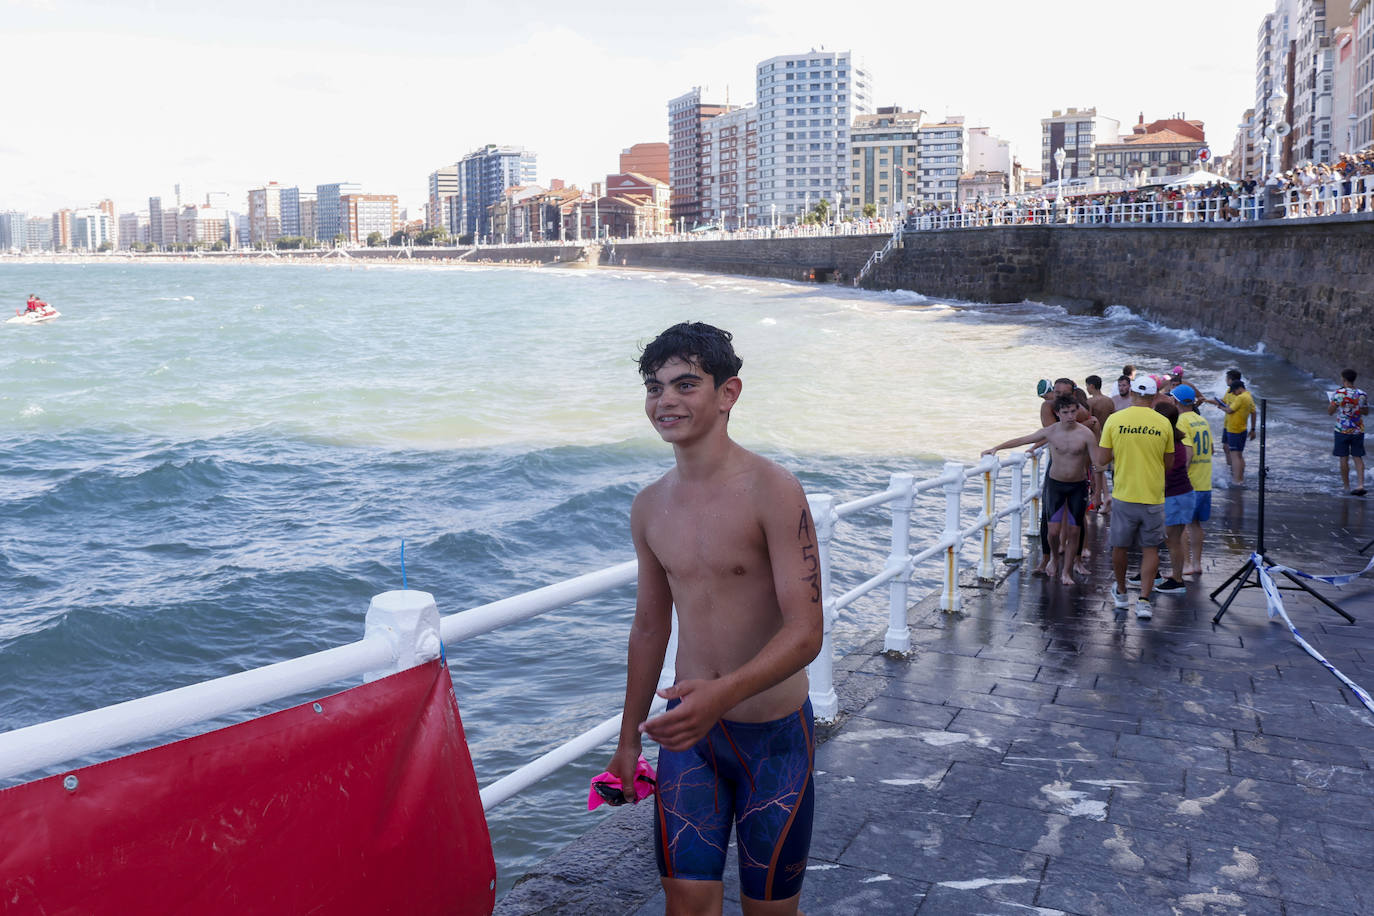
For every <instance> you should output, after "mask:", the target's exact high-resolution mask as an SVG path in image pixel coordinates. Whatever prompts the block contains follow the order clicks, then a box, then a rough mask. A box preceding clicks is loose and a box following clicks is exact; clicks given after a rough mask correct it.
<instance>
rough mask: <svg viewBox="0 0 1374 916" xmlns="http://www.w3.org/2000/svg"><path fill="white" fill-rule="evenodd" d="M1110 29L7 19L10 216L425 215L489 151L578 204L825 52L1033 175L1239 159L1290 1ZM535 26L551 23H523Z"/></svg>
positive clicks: (1104, 13) (526, 3)
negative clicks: (1151, 128) (1051, 158)
mask: <svg viewBox="0 0 1374 916" xmlns="http://www.w3.org/2000/svg"><path fill="white" fill-rule="evenodd" d="M1338 2H1339V0H1338ZM1103 7H1104V5H1102V4H1097V3H1090V2H1082V0H1067V2H1064V3H1061V4H1058V5H1056V6H1053V7H1047V8H1046V10H1045V11H1044V12H1045V15H1044V16H1036V17H1025V16H1021V17H1019V18H1018V17H1016V16H1014V15H1012V13H1013V12H1024V9H1025V7H1024V4H1020V3H1013V2H1010V0H991V2H989V3H985V4H982V5H980V6H979V7H978V11H979V15H978V16H977V17H976V19H975V18H972V17H968V16H967V15H966V14H964V13H963V11H962V10H960V9H949V8H947V7H946V6H944V5H940V6H939V7H937V8H932V9H929V10H920V11H919V12H913V11H912V9H911V7H905V8H898V7H895V6H892V5H890V4H886V3H875V2H859V3H857V4H853V3H851V4H847V5H846V6H845V7H844V13H845V15H844V17H842V18H841V19H840V20H838V21H837V20H836V17H835V16H834V7H833V5H831V4H825V5H822V4H821V3H818V2H813V0H804V2H783V0H749V2H745V3H742V4H736V3H732V4H729V5H728V6H727V5H726V4H725V3H722V2H719V0H707V2H706V3H705V5H702V4H700V3H698V4H694V5H692V6H691V7H690V8H684V9H682V10H676V11H669V12H667V13H666V14H665V15H664V16H656V17H655V20H654V23H653V26H652V27H650V26H649V25H648V24H647V22H646V21H645V20H644V19H643V17H636V16H631V15H629V14H628V13H627V12H626V11H625V10H624V8H623V7H620V6H617V5H614V4H611V3H607V2H604V0H592V2H581V3H578V4H576V5H572V6H555V5H553V4H550V3H545V2H536V0H515V2H513V3H509V4H505V5H503V6H502V8H501V10H500V11H499V15H498V14H497V13H493V12H491V11H488V10H486V9H467V8H465V7H463V6H459V7H451V6H440V5H438V4H433V3H421V2H402V3H400V4H398V5H393V6H389V7H388V8H387V10H386V15H385V16H384V17H383V18H381V19H378V18H377V10H376V9H375V8H374V7H370V6H367V5H364V4H363V3H361V2H359V0H341V2H335V3H331V4H329V5H327V6H326V5H324V4H320V3H296V4H292V3H289V2H288V3H285V4H283V3H276V4H271V5H269V4H267V3H265V2H262V0H246V2H243V3H240V4H238V5H237V6H236V7H235V8H233V9H231V10H225V11H202V10H193V9H183V8H178V7H171V6H167V7H165V8H159V7H158V5H149V4H134V3H130V2H114V3H105V4H95V3H91V2H88V0H0V10H3V14H4V16H5V19H6V21H7V27H6V29H5V31H4V33H3V34H0V48H3V49H4V50H5V52H6V54H5V59H7V60H10V61H12V62H14V64H17V65H18V66H17V68H16V72H22V73H25V74H33V75H35V78H34V79H32V80H30V81H28V82H27V83H26V84H25V88H24V91H22V92H18V93H12V95H11V98H10V100H9V101H10V103H11V104H10V105H9V106H7V107H9V108H10V109H11V111H9V112H8V114H9V117H8V118H7V121H9V122H10V127H11V129H9V130H6V132H5V137H4V139H0V175H3V176H4V178H3V179H0V208H4V209H18V210H26V211H30V212H33V213H35V214H43V213H48V212H51V211H53V210H56V209H58V208H61V207H75V206H86V205H89V204H90V203H93V202H95V201H98V200H101V199H105V198H110V199H113V200H114V201H115V204H116V206H117V208H118V210H119V211H120V212H125V211H128V210H137V209H142V208H143V207H145V206H146V201H147V198H148V197H149V196H157V195H163V196H169V195H170V194H171V191H172V185H173V184H176V183H180V184H181V185H182V188H183V192H184V196H185V197H186V198H187V199H202V198H203V197H204V195H205V194H206V193H207V192H227V193H228V194H229V195H230V198H231V200H232V201H234V202H235V203H234V206H242V204H241V203H240V202H239V201H240V198H246V193H247V190H248V189H250V188H254V187H261V186H262V185H264V184H265V183H267V182H268V181H277V182H279V183H280V184H282V185H284V186H291V185H300V186H302V187H310V188H313V187H314V186H315V185H317V184H323V183H329V182H338V181H355V182H358V183H360V184H361V185H362V186H363V187H364V188H366V189H367V190H368V191H369V192H373V193H394V194H397V195H398V196H399V198H400V203H401V206H402V207H405V208H408V209H409V210H410V211H411V216H412V218H414V217H415V216H416V215H418V213H419V212H420V207H421V206H422V204H423V202H424V200H425V199H426V197H427V188H426V180H427V176H428V175H429V174H430V173H431V172H433V171H434V170H435V169H436V168H439V167H442V166H445V165H449V164H452V163H454V162H456V161H457V160H458V159H459V158H461V157H462V156H464V155H466V154H468V153H469V152H471V151H472V150H474V149H477V148H478V147H481V146H484V145H486V144H487V143H500V144H513V145H518V146H523V147H525V148H527V149H529V150H531V151H533V152H535V153H537V154H538V159H539V176H538V177H539V181H540V182H541V183H545V184H546V183H547V182H548V181H549V180H550V179H552V178H563V179H565V180H566V181H568V182H569V183H575V184H577V185H579V186H581V187H584V188H585V187H587V186H588V185H589V184H590V183H591V182H592V181H599V180H601V179H602V178H604V176H605V175H606V174H607V173H609V172H614V171H615V169H616V161H617V157H618V155H619V153H620V151H621V150H622V149H624V148H626V147H629V146H631V145H633V144H635V143H640V142H651V141H662V140H664V139H666V134H667V102H668V100H669V99H671V98H673V97H675V96H678V95H680V94H681V93H683V92H685V91H687V90H689V89H691V88H692V87H693V86H698V85H699V86H703V87H706V88H705V91H704V96H705V97H706V98H707V100H709V101H723V100H724V99H725V98H726V95H727V92H728V96H729V100H730V102H731V103H733V104H745V103H748V102H752V101H755V99H754V74H755V67H756V65H757V64H758V63H759V62H760V61H762V60H765V59H767V58H770V57H773V56H776V55H779V54H794V53H802V52H805V51H807V50H808V49H809V48H812V47H816V48H819V47H821V46H822V45H824V47H825V48H827V49H829V50H852V51H853V52H854V55H855V58H856V60H857V61H858V62H859V63H860V64H862V65H866V67H867V69H868V70H869V71H870V72H871V73H872V75H873V85H874V89H875V92H874V101H875V103H876V104H878V105H889V104H895V105H901V106H903V107H908V108H922V109H925V110H926V111H928V112H929V113H930V114H931V115H932V116H943V115H945V114H961V115H964V116H965V117H966V118H967V123H968V124H969V126H971V127H972V126H987V127H990V128H991V129H992V132H993V133H994V134H996V135H998V136H1002V137H1005V138H1007V139H1009V140H1011V141H1012V143H1013V145H1014V147H1015V149H1016V152H1017V154H1018V156H1019V157H1020V159H1021V161H1022V162H1023V163H1024V164H1025V165H1027V166H1028V167H1031V168H1036V167H1038V165H1039V158H1040V157H1039V143H1040V119H1041V118H1043V117H1046V116H1048V115H1049V114H1050V113H1051V111H1052V110H1054V109H1064V108H1067V107H1069V106H1074V107H1090V106H1096V107H1097V109H1098V111H1099V112H1102V113H1104V114H1106V115H1109V116H1111V117H1114V118H1117V119H1119V120H1120V121H1121V122H1122V127H1123V129H1125V128H1127V127H1128V125H1130V124H1132V123H1134V122H1135V119H1136V118H1137V117H1138V116H1139V115H1140V114H1141V113H1143V114H1144V116H1145V118H1146V120H1147V121H1148V120H1154V119H1156V118H1163V117H1168V116H1171V115H1173V114H1176V113H1180V112H1183V113H1186V115H1187V116H1188V117H1190V118H1196V119H1200V120H1203V121H1205V122H1206V127H1207V136H1208V142H1209V145H1210V146H1211V147H1212V149H1213V150H1214V152H1215V153H1216V154H1218V155H1221V154H1224V153H1226V152H1228V151H1229V150H1230V146H1231V142H1232V139H1233V137H1234V134H1235V130H1236V125H1237V124H1238V123H1239V121H1240V119H1241V116H1242V114H1243V112H1244V110H1245V109H1246V108H1247V107H1249V106H1250V105H1252V104H1253V100H1254V63H1255V41H1256V39H1255V36H1256V33H1257V30H1258V27H1259V24H1260V21H1261V19H1262V18H1263V16H1264V15H1265V13H1266V12H1269V11H1270V10H1272V3H1271V2H1263V0H1232V2H1229V3H1218V4H1215V5H1214V6H1213V7H1211V8H1210V9H1207V10H1200V11H1199V10H1194V9H1192V8H1191V7H1190V5H1189V4H1188V3H1186V2H1183V0H1161V2H1158V3H1156V4H1154V5H1153V6H1152V8H1151V15H1150V16H1148V17H1142V16H1140V15H1139V14H1138V13H1136V14H1134V15H1126V14H1124V13H1120V12H1118V11H1116V10H1114V9H1104V8H1103ZM894 18H896V19H898V20H899V22H898V27H896V28H893V27H891V26H890V23H892V21H893V20H894ZM522 21H523V22H528V23H534V24H533V25H530V26H529V27H527V28H523V29H522V28H518V27H513V26H512V25H511V23H512V22H522ZM1075 22H1076V23H1078V26H1077V27H1073V26H1071V23H1075ZM72 23H79V25H75V26H74V25H72ZM822 24H824V25H823V26H822ZM651 28H652V30H651ZM961 39H962V40H961ZM471 49H481V50H480V53H473V52H472V50H471ZM93 60H104V62H105V63H104V65H103V66H102V67H101V68H99V69H97V68H95V67H94V66H92V65H91V61H93ZM61 61H68V62H69V63H70V65H68V64H61V65H58V62H61ZM77 62H81V63H82V65H81V66H78V65H77Z"/></svg>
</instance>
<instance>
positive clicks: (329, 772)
mask: <svg viewBox="0 0 1374 916" xmlns="http://www.w3.org/2000/svg"><path fill="white" fill-rule="evenodd" d="M495 885H496V865H495V862H494V861H493V858H492V850H491V838H490V836H489V834H488V833H487V822H486V818H485V817H484V816H483V814H482V803H481V800H480V799H479V797H478V792H477V779H476V776H475V775H474V773H473V769H472V758H471V757H470V756H469V754H468V749H467V743H466V741H465V740H464V738H463V726H462V722H461V721H460V720H459V717H458V704H457V701H456V700H455V698H454V696H453V688H452V682H451V681H450V680H449V675H448V671H447V670H446V669H445V668H444V667H443V666H442V665H441V664H440V663H439V662H438V661H434V662H429V663H427V664H423V665H418V666H416V667H414V668H411V669H409V670H407V671H403V672H401V673H399V674H395V675H392V676H390V677H387V678H383V679H381V680H378V681H373V682H372V683H370V684H364V685H363V686H361V687H355V688H353V689H351V690H346V691H344V692H343V693H339V694H335V695H334V696H331V697H327V698H325V699H322V700H318V701H316V702H314V703H305V704H303V705H301V706H297V707H294V708H292V709H287V710H283V711H282V712H278V713H274V714H272V715H268V716H263V717H261V718H258V719H252V720H250V721H248V722H244V723H241V724H239V725H233V726H230V727H228V728H222V729H219V730H218V731H214V732H210V733H209V734H205V735H199V736H197V737H194V738H187V739H186V740H184V741H177V742H175V743H173V744H167V745H163V746H162V747H157V748H153V749H152V750H148V751H142V752H140V753H137V754H132V755H130V756H127V757H120V758H117V759H115V760H110V761H107V762H105V763H100V764H96V765H94V766H89V767H84V768H82V769H79V770H73V771H71V772H70V773H65V774H61V775H58V776H51V777H48V778H46V779H40V780H37V781H35V782H30V783H26V784H24V785H21V786H15V787H14V788H11V789H5V790H3V791H0V912H3V913H45V914H59V913H72V914H75V913H81V914H120V916H126V914H131V913H195V914H197V916H205V914H216V913H224V914H230V913H232V914H235V916H241V914H244V913H281V914H299V913H311V914H354V913H358V914H363V913H367V914H374V913H405V914H407V916H410V914H426V913H444V914H452V913H461V914H469V913H490V912H491V911H492V908H493V907H494V906H495V898H496V890H495Z"/></svg>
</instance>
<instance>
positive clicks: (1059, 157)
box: [1051, 146, 1069, 220]
mask: <svg viewBox="0 0 1374 916" xmlns="http://www.w3.org/2000/svg"><path fill="white" fill-rule="evenodd" d="M1067 158H1069V157H1068V154H1067V153H1065V152H1064V147H1062V146H1061V147H1059V149H1057V150H1055V151H1054V167H1055V169H1056V170H1057V171H1058V172H1059V193H1058V194H1057V195H1055V201H1054V205H1055V210H1056V211H1057V210H1058V206H1059V198H1060V197H1063V196H1064V160H1065V159H1067ZM1056 218H1057V212H1056V213H1053V214H1052V215H1051V220H1054V219H1056Z"/></svg>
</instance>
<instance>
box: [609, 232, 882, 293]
mask: <svg viewBox="0 0 1374 916" xmlns="http://www.w3.org/2000/svg"><path fill="white" fill-rule="evenodd" d="M888 238H889V236H887V235H846V236H836V237H823V238H793V239H742V240H738V241H721V242H653V243H635V244H630V245H625V244H621V245H617V244H616V243H615V242H614V240H612V241H608V242H606V243H605V245H604V247H603V248H602V250H601V263H602V264H603V265H605V266H608V267H647V268H656V269H659V270H691V271H707V272H709V273H723V274H738V275H740V276H746V277H767V278H770V279H775V280H818V281H821V282H826V281H839V282H850V281H852V279H853V278H854V277H855V276H857V275H858V273H859V270H860V269H861V268H862V267H863V266H864V264H865V262H867V261H868V259H869V256H871V255H872V254H873V252H874V251H876V250H878V249H879V248H882V247H883V245H885V244H887V240H888Z"/></svg>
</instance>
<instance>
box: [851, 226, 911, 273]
mask: <svg viewBox="0 0 1374 916" xmlns="http://www.w3.org/2000/svg"><path fill="white" fill-rule="evenodd" d="M901 244H902V226H901V223H898V224H897V225H896V226H895V227H894V228H893V230H892V237H891V238H889V239H888V240H887V244H886V245H884V246H883V247H882V248H879V249H878V250H877V251H875V252H873V254H871V255H869V256H868V260H867V261H866V262H865V263H864V266H863V267H861V268H859V272H858V274H856V275H855V277H854V285H855V286H858V285H859V284H860V283H862V282H863V281H864V277H867V276H868V275H869V274H870V273H872V272H873V269H874V268H876V267H877V266H878V265H879V264H881V263H883V258H885V257H887V256H888V255H889V254H890V253H891V252H892V249H894V248H900V247H901Z"/></svg>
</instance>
